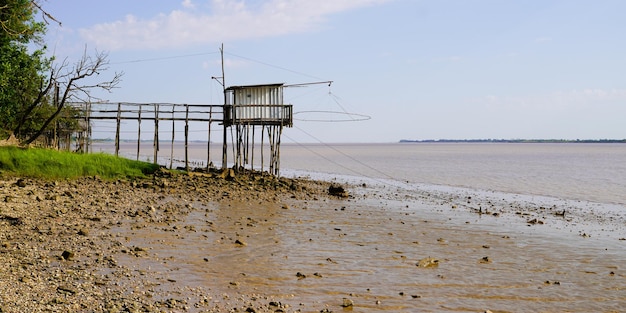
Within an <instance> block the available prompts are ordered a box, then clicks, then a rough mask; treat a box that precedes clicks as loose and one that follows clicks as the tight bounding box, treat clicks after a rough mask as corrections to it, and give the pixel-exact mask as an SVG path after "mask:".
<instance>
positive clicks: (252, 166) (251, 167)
mask: <svg viewBox="0 0 626 313" xmlns="http://www.w3.org/2000/svg"><path fill="white" fill-rule="evenodd" d="M255 128H256V127H254V126H252V156H251V160H250V169H251V170H253V171H254V129H255Z"/></svg>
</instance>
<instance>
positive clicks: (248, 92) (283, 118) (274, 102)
mask: <svg viewBox="0 0 626 313" xmlns="http://www.w3.org/2000/svg"><path fill="white" fill-rule="evenodd" d="M283 88H284V84H268V85H248V86H231V87H228V88H225V89H224V92H225V96H224V98H225V101H226V103H225V104H224V129H225V131H226V129H227V128H230V129H231V133H232V132H233V130H234V135H233V136H234V139H233V148H234V163H235V165H234V167H235V169H243V168H245V165H248V164H250V165H251V166H254V164H255V163H254V156H255V151H254V149H255V142H254V140H255V138H257V135H256V133H257V131H260V135H261V136H260V137H261V142H260V144H261V147H260V149H261V153H260V154H259V155H260V157H261V168H263V167H264V163H265V160H264V154H263V150H264V145H265V140H264V138H265V135H266V134H267V144H268V145H269V152H270V153H269V160H268V162H269V172H270V173H271V174H273V175H276V176H278V175H279V172H280V138H281V135H282V132H283V127H292V126H293V105H290V104H284V103H283Z"/></svg>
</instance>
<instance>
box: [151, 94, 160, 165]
mask: <svg viewBox="0 0 626 313" xmlns="http://www.w3.org/2000/svg"><path fill="white" fill-rule="evenodd" d="M152 146H153V147H154V164H157V158H158V152H159V105H158V104H157V103H155V104H154V140H153V141H152Z"/></svg>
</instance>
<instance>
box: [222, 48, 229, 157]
mask: <svg viewBox="0 0 626 313" xmlns="http://www.w3.org/2000/svg"><path fill="white" fill-rule="evenodd" d="M220 54H221V56H222V88H223V91H224V106H223V107H222V125H224V133H223V136H222V137H223V145H222V169H226V168H227V167H228V165H227V164H226V162H227V153H228V146H227V145H226V139H227V135H226V130H227V129H228V124H229V123H230V122H227V121H226V110H227V109H228V107H227V106H226V97H227V95H226V77H225V75H224V44H222V47H221V48H220Z"/></svg>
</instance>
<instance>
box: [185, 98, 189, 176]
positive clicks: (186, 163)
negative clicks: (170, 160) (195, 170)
mask: <svg viewBox="0 0 626 313" xmlns="http://www.w3.org/2000/svg"><path fill="white" fill-rule="evenodd" d="M185 171H187V172H189V104H185Z"/></svg>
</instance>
